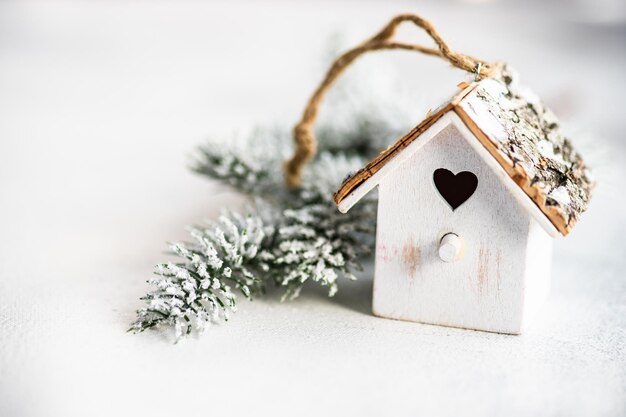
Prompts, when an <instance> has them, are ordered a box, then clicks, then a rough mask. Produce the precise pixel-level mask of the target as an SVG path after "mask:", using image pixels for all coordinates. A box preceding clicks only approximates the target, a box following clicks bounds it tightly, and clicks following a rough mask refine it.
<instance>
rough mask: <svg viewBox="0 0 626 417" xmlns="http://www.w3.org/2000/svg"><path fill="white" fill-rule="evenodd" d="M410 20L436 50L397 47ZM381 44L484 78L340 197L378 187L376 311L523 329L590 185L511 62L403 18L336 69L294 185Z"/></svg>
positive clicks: (290, 173)
mask: <svg viewBox="0 0 626 417" xmlns="http://www.w3.org/2000/svg"><path fill="white" fill-rule="evenodd" d="M405 21H410V22H413V23H415V24H416V25H418V26H419V27H421V28H423V29H424V30H425V31H426V32H427V33H428V34H429V35H430V36H431V37H432V38H433V39H434V41H435V43H436V44H437V47H438V48H437V49H429V48H424V47H421V46H417V45H409V44H401V43H397V42H392V41H391V38H392V36H393V34H394V31H395V28H396V27H397V26H398V25H399V24H400V23H402V22H405ZM381 49H405V50H414V51H419V52H424V53H427V54H430V55H436V56H440V57H442V58H444V59H446V60H448V61H449V62H450V63H452V64H453V65H454V66H456V67H459V68H462V69H464V70H466V71H475V72H476V73H477V74H476V75H477V80H476V81H475V82H473V83H472V84H466V83H461V84H460V85H459V87H460V90H459V92H458V94H457V95H456V96H454V97H453V98H452V99H451V100H450V101H448V102H446V103H444V104H443V105H441V106H440V107H439V108H438V110H436V111H435V112H432V113H431V114H429V115H428V116H427V117H426V118H425V119H424V120H423V121H421V122H420V123H419V124H418V125H417V126H416V127H415V128H414V129H413V130H411V131H410V132H408V133H407V134H406V135H405V136H404V137H402V138H400V139H399V140H398V141H397V142H396V143H394V144H393V145H391V146H390V147H389V148H387V149H386V150H384V151H383V152H381V153H380V155H378V157H376V158H375V159H374V160H373V161H371V162H370V163H369V164H367V165H366V166H364V167H363V168H362V169H361V170H359V171H357V172H355V173H354V174H352V175H350V176H349V177H348V178H347V179H346V180H345V181H344V182H343V184H342V186H341V188H340V189H339V190H338V191H337V192H336V193H335V195H334V200H335V202H336V204H337V206H338V208H339V210H340V211H341V212H343V213H345V212H347V211H348V210H350V208H351V207H353V206H354V205H355V204H358V202H359V200H360V199H361V198H363V197H364V196H365V195H366V194H367V193H369V192H370V191H371V190H373V189H374V188H376V187H378V193H379V203H378V221H377V236H376V264H375V278H374V296H373V311H374V314H376V315H378V316H381V317H388V318H394V319H401V320H409V321H415V322H421V323H430V324H438V325H444V326H453V327H461V328H467V329H476V330H485V331H491V332H498V333H510V334H519V333H521V332H522V331H523V329H524V328H525V327H526V326H527V324H528V323H529V321H530V319H531V318H532V316H533V315H535V314H536V312H537V311H538V309H539V307H540V306H541V304H542V303H543V301H544V300H545V298H546V296H547V294H548V290H549V286H550V266H551V258H552V238H553V237H555V236H557V235H559V234H561V235H564V236H565V235H567V234H568V233H569V232H570V231H571V229H572V228H573V227H574V225H575V224H576V222H577V221H578V220H579V217H580V214H581V213H582V212H584V211H585V210H586V208H587V204H588V202H589V199H590V196H591V190H592V188H593V181H592V180H591V177H590V175H589V172H588V171H587V168H586V166H585V164H584V162H583V160H582V158H581V157H580V155H579V154H578V153H577V152H576V151H575V150H574V148H573V146H572V144H571V143H570V142H569V140H567V139H566V138H565V137H564V136H563V135H562V133H561V131H560V129H559V124H558V120H557V119H556V117H555V116H554V114H553V113H552V112H550V111H549V110H548V109H546V108H545V107H544V106H543V104H542V103H541V102H540V101H539V100H538V98H537V97H536V96H535V95H534V94H532V93H529V92H528V91H527V90H525V89H524V88H523V87H521V86H520V85H519V84H518V77H517V76H516V75H515V74H514V72H513V71H512V70H511V69H510V68H509V67H507V66H506V65H504V64H498V65H494V64H490V63H488V62H485V61H481V60H477V59H476V58H472V57H469V56H466V55H463V54H459V53H455V52H453V51H451V49H450V48H449V46H448V45H447V44H446V43H445V41H443V39H442V38H441V37H440V36H439V34H438V33H437V31H436V30H435V29H434V28H433V27H432V25H430V23H428V22H426V21H424V20H423V19H421V18H419V17H417V16H413V15H402V16H398V17H397V18H395V19H393V20H392V21H391V22H390V24H388V25H387V26H386V27H385V28H384V29H383V30H382V31H381V32H380V33H379V34H377V35H376V36H374V37H373V38H371V39H370V40H368V41H366V42H365V43H363V44H362V45H360V46H359V47H357V48H355V49H353V50H350V51H348V52H347V53H345V54H344V55H342V56H341V57H340V58H339V59H338V60H337V61H336V62H335V64H334V65H333V66H332V67H331V69H330V70H329V72H328V74H327V76H326V78H325V80H324V81H323V83H322V85H321V86H320V87H319V88H318V90H317V91H316V92H315V94H314V95H313V97H312V98H311V100H310V102H309V105H308V107H307V109H306V111H305V113H304V116H303V118H302V121H301V122H300V123H299V124H298V126H297V127H296V131H295V133H296V137H295V139H296V143H297V145H298V150H297V152H296V155H295V156H294V158H293V159H292V160H291V161H289V162H288V164H287V166H286V172H287V179H288V181H289V183H290V184H291V185H297V184H298V181H299V176H300V172H301V170H302V167H303V165H304V164H305V163H306V161H307V160H309V159H310V158H311V157H312V155H313V154H314V153H315V138H314V136H313V133H312V126H313V122H314V120H315V117H316V114H317V109H318V107H319V104H320V102H321V100H322V98H323V96H324V94H325V92H326V91H327V89H328V88H329V87H330V86H331V85H332V83H333V82H334V80H335V79H336V78H337V77H338V76H339V74H341V72H342V71H343V70H344V69H345V68H346V67H347V66H348V65H349V64H350V63H351V62H353V61H354V60H355V59H356V58H357V57H358V56H360V55H361V54H363V53H365V52H368V51H373V50H381Z"/></svg>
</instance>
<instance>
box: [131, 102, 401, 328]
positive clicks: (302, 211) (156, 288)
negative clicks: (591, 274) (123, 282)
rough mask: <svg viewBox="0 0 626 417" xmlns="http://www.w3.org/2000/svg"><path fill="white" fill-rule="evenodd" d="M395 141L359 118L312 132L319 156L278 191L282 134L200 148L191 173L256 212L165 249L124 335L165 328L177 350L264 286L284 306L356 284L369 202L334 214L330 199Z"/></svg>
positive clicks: (285, 146) (285, 136)
mask: <svg viewBox="0 0 626 417" xmlns="http://www.w3.org/2000/svg"><path fill="white" fill-rule="evenodd" d="M337 125H338V126H341V123H339V124H337ZM345 126H352V128H351V129H350V128H347V127H345ZM398 127H399V128H401V127H402V126H398ZM397 136H398V132H394V131H393V130H392V129H391V128H390V127H389V125H387V124H386V123H385V122H383V121H382V120H380V119H378V120H377V119H373V118H372V117H371V116H369V115H368V113H367V112H364V111H361V112H358V113H357V115H356V116H355V115H354V114H353V115H352V119H351V123H350V124H349V125H347V124H344V127H343V128H339V129H334V128H329V127H322V128H320V129H319V131H318V141H319V148H318V156H317V157H316V158H315V159H314V160H313V161H311V163H310V164H309V165H308V167H307V169H306V170H305V174H304V178H303V186H302V187H301V188H300V189H298V190H289V189H287V188H286V187H285V186H284V178H283V174H282V163H283V161H284V160H285V158H286V157H287V156H288V155H287V154H286V152H289V150H290V149H291V137H290V134H289V131H288V130H283V131H280V130H276V129H274V130H257V131H255V132H253V134H252V135H250V137H248V138H247V139H246V140H245V141H244V142H242V143H239V144H237V145H233V146H232V147H226V148H225V147H224V145H223V144H222V143H219V144H218V143H208V144H206V145H204V146H202V147H201V148H200V150H199V152H198V155H197V158H196V162H195V164H194V166H193V167H192V169H193V170H194V171H195V172H197V173H199V174H202V175H205V176H207V177H209V178H212V179H214V180H217V181H219V182H221V183H223V184H225V185H228V186H230V187H232V188H234V189H235V190H238V191H240V192H243V193H245V194H248V195H250V196H252V197H253V198H254V200H255V202H256V203H255V205H254V207H253V208H252V209H250V210H249V211H248V212H247V213H245V214H238V213H232V212H231V213H227V214H225V215H223V216H222V217H221V218H220V219H219V221H218V222H217V223H213V224H208V225H204V226H202V227H194V228H192V229H191V238H192V239H191V241H190V242H183V243H176V244H172V245H170V248H171V250H172V254H173V255H174V256H176V257H177V258H178V261H177V262H174V263H165V264H160V265H157V267H156V271H155V277H154V278H153V279H151V280H149V281H148V282H149V283H150V284H151V285H152V286H153V290H152V291H151V292H150V293H148V294H147V295H146V296H145V297H143V298H142V299H143V300H144V301H145V302H146V306H145V307H144V308H142V309H140V310H138V317H137V320H136V321H135V322H134V323H133V324H132V325H131V328H130V330H131V331H134V332H141V331H144V330H146V329H149V328H153V327H156V326H160V325H169V326H173V327H174V328H175V329H176V338H177V340H178V339H180V338H181V337H184V336H186V335H188V334H189V333H191V332H192V330H193V329H194V328H196V329H197V330H199V331H202V330H204V329H205V328H206V327H207V325H208V324H210V323H211V322H215V321H219V320H221V319H228V314H229V312H233V311H235V309H236V301H237V294H239V295H243V297H244V298H248V299H252V298H253V297H254V296H257V295H260V294H262V293H263V292H264V291H263V289H264V288H265V287H266V286H267V285H276V286H278V287H281V288H283V289H284V295H283V300H285V299H293V298H295V297H297V296H298V295H299V294H300V291H301V290H302V288H303V286H304V284H305V283H306V282H309V281H310V282H316V283H319V284H320V285H322V286H324V287H327V288H328V294H329V296H333V295H334V294H335V293H336V292H337V290H338V281H339V280H340V279H341V278H347V279H354V275H353V273H354V272H355V271H356V270H359V269H360V264H359V260H360V259H361V258H363V257H364V256H365V255H367V254H369V253H371V251H372V246H373V242H374V230H375V219H376V217H375V213H376V212H375V205H376V200H375V198H376V197H375V194H370V195H369V196H366V197H365V198H364V199H363V200H362V201H360V202H359V204H358V205H357V206H355V207H353V208H352V209H351V210H350V212H349V213H348V214H341V213H339V211H338V210H337V208H336V207H335V205H334V203H333V201H332V195H333V192H334V191H335V190H336V189H337V188H338V186H339V185H340V183H341V181H342V179H343V178H345V177H346V175H348V174H350V173H351V172H353V171H354V170H356V169H358V168H360V167H361V166H362V165H363V164H364V163H365V162H366V161H367V160H369V159H370V158H372V157H373V156H374V154H375V152H376V151H377V150H379V149H380V148H381V147H383V141H387V142H389V141H390V140H391V139H393V138H394V137H397ZM259 143H262V144H263V146H258V144H259Z"/></svg>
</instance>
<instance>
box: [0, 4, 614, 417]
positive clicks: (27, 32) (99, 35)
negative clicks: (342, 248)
mask: <svg viewBox="0 0 626 417" xmlns="http://www.w3.org/2000/svg"><path fill="white" fill-rule="evenodd" d="M525 4H526V3H524V2H516V3H514V4H513V5H510V6H507V7H504V6H503V5H501V4H500V3H491V2H486V3H485V2H468V3H462V2H432V3H431V2H426V3H423V4H422V3H418V2H379V3H373V2H362V1H361V2H357V1H354V2H345V3H341V4H339V5H338V4H336V2H315V3H313V2H311V3H304V2H287V1H284V2H271V3H262V2H254V3H252V2H249V3H234V2H221V3H202V2H196V1H186V2H175V1H171V2H167V1H161V2H147V1H146V2H144V1H138V2H130V3H125V2H121V1H120V2H63V3H51V2H46V3H31V2H7V1H5V2H2V3H0V416H7V417H21V416H45V417H56V416H63V417H73V416H81V417H82V416H131V415H132V416H143V415H150V416H168V415H169V416H173V415H175V416H207V415H259V416H264V415H286V416H293V415H298V416H319V415H342V416H417V415H423V416H459V415H465V416H522V415H524V416H529V415H532V416H552V415H560V416H578V415H581V416H583V415H587V416H618V415H624V414H626V357H625V355H626V281H625V275H626V273H625V268H626V260H625V258H626V249H625V245H624V236H625V235H626V221H625V209H624V207H625V204H626V198H625V197H624V194H625V193H624V192H623V188H624V178H625V175H626V171H625V170H624V168H623V166H622V165H623V160H624V157H626V150H625V146H624V142H623V135H624V131H625V130H626V123H625V122H624V112H623V108H624V102H623V97H624V92H625V91H626V89H625V87H626V82H625V80H624V76H623V74H624V68H625V67H626V56H625V54H626V47H625V33H626V31H625V29H624V27H623V23H622V26H620V23H619V19H618V22H617V23H615V22H613V23H612V24H611V25H612V26H611V25H609V26H600V25H596V24H592V23H586V22H584V21H580V19H579V16H571V15H568V14H567V13H566V14H562V13H557V12H555V10H554V9H550V10H547V11H546V10H545V9H542V7H543V6H541V4H540V3H535V2H532V3H528V4H532V7H531V8H525V7H527V6H525ZM611 4H613V3H611ZM516 5H517V6H516ZM614 5H615V6H616V7H617V3H615V4H614ZM529 7H530V6H529ZM568 10H570V9H568ZM404 11H415V12H419V13H420V14H422V15H424V16H425V17H427V18H429V19H431V20H432V21H433V22H434V23H435V24H436V25H437V27H438V28H439V29H440V31H441V33H443V34H444V36H445V37H446V38H447V39H448V40H449V42H450V43H451V44H452V45H453V47H454V48H456V49H458V50H461V51H464V52H468V53H471V54H474V55H477V56H481V57H485V58H491V59H494V58H502V59H506V60H508V61H509V62H510V63H511V64H512V65H513V66H514V67H516V68H517V69H518V70H519V71H520V73H522V74H523V76H524V79H525V81H526V83H527V84H528V85H530V86H531V87H533V89H534V90H535V91H536V92H537V93H539V95H540V96H541V97H543V98H544V99H545V100H546V101H547V102H548V104H549V105H551V106H552V107H553V108H554V110H555V112H556V113H557V114H559V115H560V116H562V119H563V121H564V122H565V123H568V122H569V126H570V127H571V128H572V129H571V130H572V133H573V135H574V136H575V137H576V139H577V140H576V143H577V144H579V147H580V148H581V149H582V150H583V151H584V152H585V155H586V156H587V159H588V160H589V161H590V164H592V165H593V166H594V167H595V168H596V170H595V171H594V172H595V175H596V177H597V179H598V181H599V184H600V185H599V187H598V189H597V192H596V195H595V197H594V200H593V202H592V205H591V209H590V211H589V212H588V213H587V214H585V215H584V216H583V218H582V222H581V223H580V225H579V226H578V227H577V228H576V229H575V230H574V232H573V233H572V234H571V236H569V237H568V238H566V239H562V238H561V239H558V240H557V242H556V248H555V249H556V250H555V260H554V265H553V291H552V295H551V297H550V299H549V303H548V305H547V306H546V308H545V310H544V313H543V316H542V318H541V319H540V320H538V322H536V323H535V326H534V327H533V328H532V329H531V330H530V331H529V332H528V333H527V334H525V335H523V336H502V335H495V334H488V333H481V332H473V331H464V330H457V329H448V328H443V327H435V326H427V325H420V324H414V323H406V322H397V321H392V320H384V319H380V318H375V317H373V316H372V315H371V314H370V305H371V286H372V281H371V276H370V274H369V273H365V274H364V276H363V277H362V279H361V280H359V281H357V282H344V283H342V284H343V285H341V286H340V291H339V294H338V295H337V296H336V297H335V298H334V299H327V298H326V297H325V295H324V293H323V292H322V291H321V290H318V289H316V288H310V289H309V290H308V291H304V293H303V295H302V297H301V298H300V299H299V300H297V301H295V302H291V303H282V304H281V303H279V302H278V294H272V295H271V296H270V297H268V298H266V299H263V300H257V301H255V302H253V303H247V302H243V301H242V303H241V304H240V309H239V312H238V313H237V314H235V315H234V317H233V318H232V320H231V321H230V322H229V323H227V324H225V325H220V326H215V327H213V328H210V329H209V330H208V332H207V333H206V334H204V335H203V336H201V337H199V338H191V339H189V340H187V341H185V342H184V343H181V344H178V345H174V344H172V343H171V339H168V338H167V337H166V336H165V335H164V334H160V333H158V332H147V333H145V334H141V335H131V334H128V333H126V332H125V331H126V329H127V327H128V325H129V323H130V322H131V321H132V320H133V318H134V310H135V309H136V308H138V307H140V305H141V303H140V301H139V300H138V298H139V297H140V296H142V295H143V294H144V293H145V292H146V290H147V289H148V285H147V284H146V283H145V280H146V279H147V278H148V277H149V276H150V274H151V269H152V266H153V265H154V264H155V263H157V262H159V261H161V260H163V259H164V255H163V254H162V252H163V250H164V249H165V245H164V242H165V241H171V240H177V239H182V238H185V235H186V233H185V231H184V226H185V225H188V224H192V223H194V222H198V221H200V220H202V219H203V218H210V217H212V216H214V215H215V214H216V213H218V212H219V210H220V208H221V207H224V206H232V205H233V204H236V203H239V202H240V201H241V199H239V198H237V197H236V196H234V195H233V194H232V193H228V192H225V191H224V190H223V189H222V188H218V187H216V186H215V184H213V183H211V182H209V181H207V180H205V179H202V178H198V177H196V176H194V175H193V174H191V173H190V172H189V171H188V170H187V169H186V162H187V161H188V156H189V153H190V152H191V151H192V150H193V148H194V147H195V146H196V145H198V144H199V143H201V142H202V141H203V140H204V139H206V138H207V137H224V138H229V137H231V136H230V134H231V133H233V132H234V133H237V132H239V133H241V132H244V131H246V130H247V129H250V128H251V127H252V126H254V125H255V124H259V123H261V124H263V123H265V124H270V125H271V124H274V123H283V124H290V123H293V122H294V121H296V119H297V117H298V116H299V114H300V111H301V110H302V106H303V103H304V102H305V100H306V98H307V96H308V95H309V94H310V92H311V90H312V88H313V87H314V84H315V83H316V82H317V81H318V80H319V78H320V77H321V74H322V71H323V70H324V69H325V62H326V61H325V59H327V54H328V52H327V49H328V48H327V46H328V43H329V39H332V38H333V35H335V39H339V45H340V47H342V48H345V47H346V46H349V45H352V44H356V43H357V42H359V41H361V40H362V39H364V38H365V37H366V36H369V35H370V34H371V33H372V32H373V31H374V30H378V29H379V27H380V26H381V25H382V24H383V23H384V22H385V21H386V20H387V19H388V18H389V17H391V16H392V15H394V14H396V13H398V12H404ZM342 26H343V27H344V28H343V29H341V27H342ZM411 36H417V37H418V39H420V41H424V42H426V40H425V39H426V38H425V37H424V36H423V35H416V34H415V31H411V30H407V31H406V32H403V37H404V38H405V39H409V38H410V37H411ZM446 68H447V66H446V65H445V64H442V63H441V62H438V61H436V60H433V59H432V58H427V57H419V56H412V55H411V54H406V53H405V54H402V53H397V54H393V53H392V54H387V55H385V56H384V57H382V58H381V57H376V58H367V59H365V60H364V62H362V63H359V65H358V69H357V70H355V71H357V72H358V71H362V72H363V73H364V74H365V77H366V79H367V80H368V82H367V83H366V84H365V85H368V87H367V88H366V90H368V91H366V93H367V92H370V93H371V94H374V93H373V92H375V91H377V90H376V89H375V86H376V85H378V86H379V90H380V91H382V90H388V87H390V86H393V87H396V88H397V87H399V90H398V91H402V93H398V96H401V95H404V96H406V97H404V98H407V97H408V98H409V100H407V101H406V102H407V103H413V104H412V105H414V106H415V109H409V110H410V111H415V113H416V114H417V115H419V114H423V113H425V112H426V110H427V109H428V105H431V106H433V107H434V106H436V104H437V102H436V100H434V101H433V100H432V97H434V96H435V95H436V94H440V93H441V92H442V91H441V90H442V88H441V85H454V82H455V81H459V79H460V78H462V74H460V73H459V72H455V71H452V70H449V69H446ZM367 77H370V78H367ZM592 77H593V78H592ZM407 92H408V93H407ZM447 93H449V91H447V92H446V94H447ZM374 96H375V94H374ZM375 97H376V96H375ZM393 99H394V95H393V94H390V93H387V95H386V97H385V98H384V99H383V98H381V100H387V102H390V100H393ZM322 117H323V114H322ZM418 119H419V117H417V116H416V122H417V121H419V120H418ZM225 140H226V139H225Z"/></svg>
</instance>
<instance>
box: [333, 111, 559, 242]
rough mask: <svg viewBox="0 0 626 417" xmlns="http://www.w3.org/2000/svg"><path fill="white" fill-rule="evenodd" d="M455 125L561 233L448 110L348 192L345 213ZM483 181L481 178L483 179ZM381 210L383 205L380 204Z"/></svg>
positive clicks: (545, 224) (342, 205) (526, 204)
mask: <svg viewBox="0 0 626 417" xmlns="http://www.w3.org/2000/svg"><path fill="white" fill-rule="evenodd" d="M450 126H453V127H454V128H455V129H456V130H457V131H458V132H459V133H460V134H461V135H462V136H463V137H464V138H465V139H466V141H467V143H468V144H469V146H471V147H472V149H474V151H475V152H476V153H477V154H478V155H480V157H481V158H482V160H483V163H484V164H486V165H487V166H489V167H491V168H492V169H493V171H494V172H495V173H496V175H497V176H498V178H500V180H501V181H502V183H503V184H504V186H505V187H506V188H507V189H508V190H509V191H510V192H511V194H512V195H513V196H514V197H515V200H516V201H517V202H518V204H520V205H521V206H522V207H523V208H524V209H525V210H526V212H527V213H528V214H529V215H530V216H531V217H533V218H534V219H535V220H536V221H537V223H538V224H539V225H541V227H542V228H543V229H544V230H545V231H546V233H548V234H549V235H550V236H552V237H555V236H557V235H558V231H557V229H556V228H555V227H554V225H553V224H552V223H551V222H550V220H549V219H548V218H547V217H546V216H545V215H544V214H543V213H542V212H541V210H540V209H539V208H538V207H537V205H535V204H534V203H533V201H532V200H530V199H529V198H528V196H527V195H526V193H525V192H524V191H523V190H522V189H521V188H520V187H519V186H518V184H517V183H516V182H515V181H514V180H513V179H512V178H511V177H510V176H509V175H508V173H507V172H506V171H505V170H504V169H503V168H502V166H501V165H500V164H499V163H498V162H497V161H496V160H495V159H494V158H493V157H491V155H490V154H489V151H488V150H487V149H486V148H485V147H484V146H483V145H482V144H481V143H480V142H479V141H477V140H476V138H475V136H474V134H473V133H472V132H471V131H470V130H469V129H468V128H467V126H466V125H465V123H464V122H463V121H462V120H461V119H460V117H459V116H458V115H457V114H456V113H454V112H450V111H447V112H445V113H443V114H442V115H441V116H440V117H438V119H437V121H436V122H434V123H433V124H432V125H431V126H429V127H428V128H427V129H426V130H425V131H423V132H422V133H420V135H419V139H418V140H412V141H411V142H410V143H409V144H408V145H407V146H406V147H404V148H403V150H402V152H401V153H398V154H397V155H396V156H395V157H394V158H393V159H390V160H389V161H388V162H387V163H386V164H384V165H383V166H382V167H381V168H380V169H379V170H378V171H376V173H375V174H374V175H372V176H370V177H368V178H367V179H366V180H365V181H363V182H362V183H361V184H360V185H359V186H358V187H357V188H355V189H354V190H353V191H352V192H351V193H350V194H348V195H346V196H345V197H344V198H343V199H342V200H341V201H340V202H339V205H338V206H339V210H340V211H341V212H342V213H346V212H347V211H348V210H349V209H350V208H351V207H352V206H353V205H354V204H356V203H357V202H358V201H359V200H360V199H361V198H362V197H363V196H364V195H365V194H367V193H368V192H370V191H371V190H372V189H373V188H374V187H376V186H377V185H379V184H380V183H381V181H383V180H384V178H385V177H386V176H387V175H388V174H390V173H391V172H393V171H394V170H395V169H397V168H398V167H399V166H400V165H401V164H403V163H404V162H405V161H406V160H408V159H410V158H411V157H412V156H413V154H415V153H416V152H418V151H419V150H420V149H421V148H422V147H424V146H425V145H426V144H428V143H429V142H430V141H431V140H432V139H434V138H435V137H437V135H439V134H440V133H441V132H442V131H443V130H444V129H447V128H449V127H450ZM479 181H480V179H479ZM379 211H380V208H379Z"/></svg>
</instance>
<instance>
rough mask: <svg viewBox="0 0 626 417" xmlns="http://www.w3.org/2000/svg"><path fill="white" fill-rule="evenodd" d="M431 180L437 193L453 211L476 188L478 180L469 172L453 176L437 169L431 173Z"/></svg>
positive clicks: (441, 169)
mask: <svg viewBox="0 0 626 417" xmlns="http://www.w3.org/2000/svg"><path fill="white" fill-rule="evenodd" d="M433 180H434V181H435V187H437V191H439V194H441V196H442V197H443V199H444V200H446V202H447V203H448V204H449V205H450V207H452V210H453V211H454V210H456V209H457V208H458V207H459V206H460V205H461V204H463V203H465V202H466V201H467V199H468V198H470V197H471V196H472V194H474V191H476V187H478V178H477V177H476V175H474V174H473V173H471V172H469V171H462V172H459V173H458V174H456V175H454V174H453V173H452V172H450V171H448V170H447V169H445V168H439V169H436V170H435V172H434V173H433Z"/></svg>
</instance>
